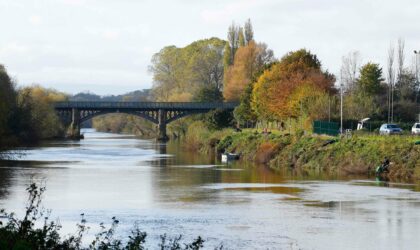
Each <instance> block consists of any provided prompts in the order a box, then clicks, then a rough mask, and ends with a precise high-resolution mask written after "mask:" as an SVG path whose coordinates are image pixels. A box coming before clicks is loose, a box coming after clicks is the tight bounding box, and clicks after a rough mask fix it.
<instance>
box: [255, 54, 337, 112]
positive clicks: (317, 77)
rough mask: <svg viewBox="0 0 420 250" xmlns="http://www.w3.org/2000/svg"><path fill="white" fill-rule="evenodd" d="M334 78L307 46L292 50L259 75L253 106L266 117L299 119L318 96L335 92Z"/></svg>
mask: <svg viewBox="0 0 420 250" xmlns="http://www.w3.org/2000/svg"><path fill="white" fill-rule="evenodd" d="M334 81H335V78H334V76H333V75H331V74H329V73H328V72H324V71H322V70H321V62H320V61H319V60H318V59H317V57H316V55H313V54H311V53H310V52H309V51H306V50H304V49H302V50H298V51H295V52H290V53H288V54H287V55H285V56H284V57H283V58H282V59H281V61H280V62H279V63H277V64H275V65H273V66H272V67H271V68H270V69H269V70H266V71H265V72H264V73H263V74H262V75H261V76H260V77H259V79H258V81H257V82H256V84H255V85H254V89H253V95H252V103H251V106H252V108H253V109H254V111H255V112H256V114H257V115H258V117H259V119H262V120H284V119H286V118H296V117H299V116H300V115H301V114H302V111H305V113H306V114H308V111H309V110H310V107H311V104H312V103H313V102H314V101H315V99H317V98H319V97H321V96H323V95H324V94H331V93H333V92H334Z"/></svg>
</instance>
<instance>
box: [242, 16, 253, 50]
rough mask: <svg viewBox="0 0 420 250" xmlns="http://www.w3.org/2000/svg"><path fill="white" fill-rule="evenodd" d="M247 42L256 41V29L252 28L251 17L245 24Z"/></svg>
mask: <svg viewBox="0 0 420 250" xmlns="http://www.w3.org/2000/svg"><path fill="white" fill-rule="evenodd" d="M244 35H245V44H246V45H248V44H249V43H250V42H251V41H254V30H253V28H252V23H251V19H248V20H247V21H246V22H245V26H244Z"/></svg>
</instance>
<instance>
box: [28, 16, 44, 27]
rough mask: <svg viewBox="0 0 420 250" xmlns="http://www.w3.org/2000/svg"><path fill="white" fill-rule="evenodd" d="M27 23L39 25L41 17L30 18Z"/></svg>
mask: <svg viewBox="0 0 420 250" xmlns="http://www.w3.org/2000/svg"><path fill="white" fill-rule="evenodd" d="M29 23H30V24H32V25H40V24H41V23H42V17H41V16H37V15H34V16H30V17H29Z"/></svg>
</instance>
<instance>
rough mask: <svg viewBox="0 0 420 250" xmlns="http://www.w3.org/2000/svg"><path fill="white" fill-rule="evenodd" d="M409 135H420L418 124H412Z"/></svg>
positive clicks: (419, 124) (419, 123) (419, 125)
mask: <svg viewBox="0 0 420 250" xmlns="http://www.w3.org/2000/svg"><path fill="white" fill-rule="evenodd" d="M411 133H412V134H413V135H420V122H417V123H414V125H413V127H412V128H411Z"/></svg>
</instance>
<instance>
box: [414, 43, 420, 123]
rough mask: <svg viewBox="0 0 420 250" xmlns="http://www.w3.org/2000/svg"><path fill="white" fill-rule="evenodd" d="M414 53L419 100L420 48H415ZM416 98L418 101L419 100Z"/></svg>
mask: <svg viewBox="0 0 420 250" xmlns="http://www.w3.org/2000/svg"><path fill="white" fill-rule="evenodd" d="M414 54H415V57H416V84H417V94H416V96H417V98H416V99H417V100H418V98H419V97H418V96H419V91H420V86H419V55H420V50H414ZM417 100H416V101H417ZM419 122H420V112H419Z"/></svg>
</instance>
